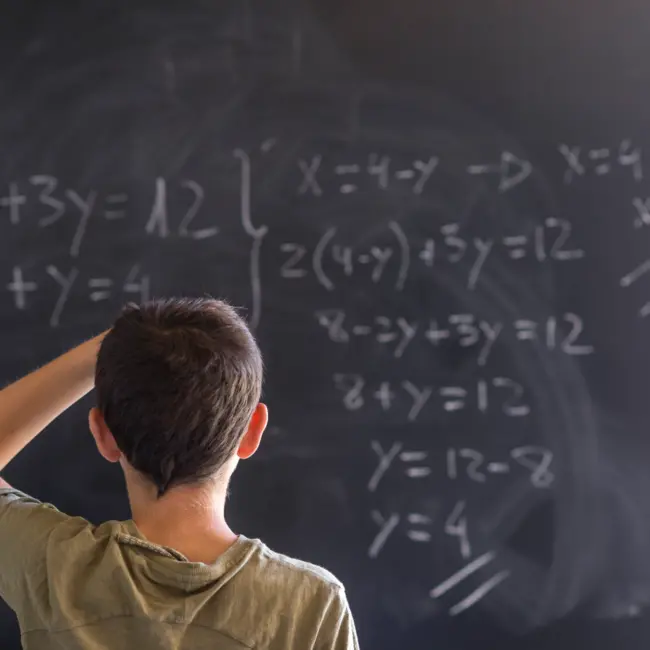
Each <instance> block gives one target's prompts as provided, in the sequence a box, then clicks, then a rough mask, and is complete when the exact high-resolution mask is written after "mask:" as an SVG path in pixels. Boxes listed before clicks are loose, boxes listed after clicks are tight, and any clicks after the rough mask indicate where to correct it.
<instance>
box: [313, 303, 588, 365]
mask: <svg viewBox="0 0 650 650" xmlns="http://www.w3.org/2000/svg"><path fill="white" fill-rule="evenodd" d="M315 318H316V321H317V322H318V324H319V325H320V326H321V327H322V328H323V329H324V330H325V331H326V332H327V336H328V339H329V340H330V341H332V342H334V343H340V344H347V345H355V344H357V342H358V341H361V340H363V339H371V340H372V341H373V342H374V343H376V344H378V345H379V346H384V347H386V348H388V349H389V350H390V352H391V354H392V355H393V356H394V357H395V358H396V359H399V358H401V357H402V356H404V353H405V352H406V351H407V349H408V348H409V346H410V345H411V343H412V342H414V341H415V342H416V343H418V342H427V343H429V344H430V345H431V346H433V347H435V348H438V347H440V346H441V345H444V344H449V343H456V344H457V345H459V346H460V347H462V348H474V349H476V352H477V362H478V365H479V366H485V365H486V364H487V363H488V361H489V359H490V354H491V352H492V350H493V347H494V345H495V344H496V343H497V342H498V341H499V339H500V338H502V337H506V336H510V337H511V338H514V339H515V340H517V341H522V342H523V341H530V342H540V343H541V344H542V345H544V346H545V347H546V348H547V349H548V350H556V349H557V350H560V351H562V352H564V353H565V354H567V355H571V356H585V355H591V354H593V353H594V346H593V345H591V344H589V343H585V342H584V341H583V335H584V327H585V326H584V321H583V319H582V318H581V317H580V316H578V315H577V314H573V313H565V314H562V315H561V316H559V317H557V316H549V317H548V318H546V319H544V320H543V321H535V320H531V319H527V318H519V319H516V320H513V321H511V322H509V323H504V322H501V321H495V322H488V321H486V320H482V319H480V318H478V316H476V315H475V314H450V315H448V316H446V317H445V318H441V319H438V318H429V319H426V318H424V319H417V320H415V319H408V318H404V317H402V316H397V317H391V316H375V317H373V318H371V319H369V320H367V321H359V320H357V319H354V318H351V317H349V316H348V315H347V314H346V312H345V311H344V310H342V309H326V310H319V311H317V312H316V313H315Z"/></svg>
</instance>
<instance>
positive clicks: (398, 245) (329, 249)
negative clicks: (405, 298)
mask: <svg viewBox="0 0 650 650" xmlns="http://www.w3.org/2000/svg"><path fill="white" fill-rule="evenodd" d="M387 231H388V232H390V233H391V235H392V236H393V238H394V240H395V245H394V246H368V247H353V246H348V245H345V244H342V243H340V242H337V240H336V237H337V234H338V229H337V228H335V227H332V228H329V229H328V230H326V231H325V233H324V234H323V235H322V236H321V237H320V239H319V240H318V242H317V243H316V245H315V246H314V247H313V248H311V249H310V248H309V247H308V246H307V245H305V244H304V243H300V242H295V241H293V242H284V243H282V244H281V245H280V251H281V253H282V254H283V256H284V261H283V262H282V264H281V267H280V276H281V277H282V278H284V279H287V280H300V279H303V278H305V277H308V276H309V275H311V274H313V277H315V278H316V280H317V281H318V283H319V284H320V285H321V286H322V287H324V288H325V289H327V290H328V291H334V290H335V289H336V287H337V283H336V281H335V278H334V273H335V272H336V273H338V276H340V278H341V279H342V280H345V279H347V278H352V277H356V276H357V275H358V274H359V273H363V272H364V269H367V271H366V273H367V276H368V279H369V280H370V281H371V282H373V283H379V282H380V281H381V280H382V279H383V278H384V277H385V276H386V275H387V274H388V273H390V274H391V277H392V283H393V286H394V288H395V289H396V290H398V291H401V290H402V289H403V288H404V286H405V284H406V281H407V279H408V277H409V272H410V271H411V269H412V266H413V264H414V263H418V264H420V265H421V267H422V268H425V269H427V268H428V269H433V268H434V266H437V265H438V264H440V263H442V264H450V265H454V264H459V263H461V262H468V261H469V265H468V266H469V269H468V271H467V279H466V286H467V288H468V289H470V290H473V289H475V288H476V285H477V283H478V280H479V278H480V275H481V272H482V271H483V268H484V267H485V265H486V264H487V263H488V261H489V259H490V258H491V257H494V256H501V258H502V259H506V260H511V261H519V260H526V259H531V260H534V261H536V262H538V263H548V262H560V263H562V262H571V261H575V260H581V259H583V258H584V257H585V251H584V250H583V249H582V248H580V247H579V246H576V245H575V243H574V242H573V241H572V233H573V227H572V225H571V223H570V222H569V221H567V220H565V219H556V218H548V219H546V220H545V222H544V224H543V225H540V226H537V227H535V229H534V233H532V234H516V235H507V236H502V237H489V238H480V237H472V236H470V235H468V234H464V233H463V231H462V229H461V225H460V224H459V223H448V224H445V225H443V226H441V227H440V229H439V232H438V236H437V237H435V236H434V237H430V238H426V239H424V240H423V241H422V240H419V241H416V242H411V241H410V239H409V237H408V235H407V233H406V232H405V230H404V228H403V227H402V226H401V225H400V224H399V223H398V222H396V221H392V222H390V223H389V224H388V226H387Z"/></svg>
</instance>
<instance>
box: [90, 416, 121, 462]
mask: <svg viewBox="0 0 650 650" xmlns="http://www.w3.org/2000/svg"><path fill="white" fill-rule="evenodd" d="M88 425H89V426H90V432H91V433H92V434H93V438H94V439H95V443H96V445H97V449H98V450H99V453H100V454H101V455H102V456H103V457H104V458H105V459H106V460H107V461H108V462H109V463H117V462H118V461H119V460H120V458H122V452H121V451H120V449H119V447H118V446H117V443H116V442H115V438H114V437H113V434H112V433H111V431H110V429H109V428H108V426H107V424H106V420H104V416H103V415H102V413H101V411H100V410H99V409H98V408H93V409H91V410H90V413H89V414H88Z"/></svg>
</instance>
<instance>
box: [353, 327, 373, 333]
mask: <svg viewBox="0 0 650 650" xmlns="http://www.w3.org/2000/svg"><path fill="white" fill-rule="evenodd" d="M371 333H372V328H371V327H369V326H368V325H355V326H354V327H353V328H352V334H354V335H355V336H368V335H369V334H371Z"/></svg>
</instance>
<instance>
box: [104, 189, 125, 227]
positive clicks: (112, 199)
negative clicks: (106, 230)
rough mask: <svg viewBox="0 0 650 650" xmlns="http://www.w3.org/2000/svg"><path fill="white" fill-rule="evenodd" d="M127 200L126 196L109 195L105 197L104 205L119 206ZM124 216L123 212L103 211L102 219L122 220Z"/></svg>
mask: <svg viewBox="0 0 650 650" xmlns="http://www.w3.org/2000/svg"><path fill="white" fill-rule="evenodd" d="M128 200H129V196H128V194H109V195H108V196H107V197H106V203H107V204H108V205H110V206H121V205H124V204H125V203H126V202H127V201H128ZM125 216H126V212H125V211H124V210H105V211H104V217H105V218H106V219H108V220H109V221H112V220H113V219H123V218H124V217H125Z"/></svg>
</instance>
